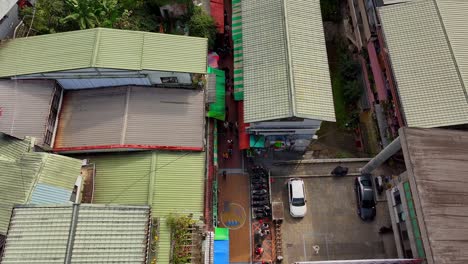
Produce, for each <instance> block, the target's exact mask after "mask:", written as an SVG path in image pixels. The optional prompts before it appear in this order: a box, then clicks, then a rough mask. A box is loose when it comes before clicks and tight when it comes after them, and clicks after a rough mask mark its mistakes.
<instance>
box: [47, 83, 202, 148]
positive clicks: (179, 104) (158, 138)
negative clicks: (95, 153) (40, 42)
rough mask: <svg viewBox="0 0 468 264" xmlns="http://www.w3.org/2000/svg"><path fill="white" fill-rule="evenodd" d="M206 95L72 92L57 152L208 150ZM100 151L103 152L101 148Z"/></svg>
mask: <svg viewBox="0 0 468 264" xmlns="http://www.w3.org/2000/svg"><path fill="white" fill-rule="evenodd" d="M204 111H205V109H204V92H203V91H202V90H182V89H166V88H145V87H117V88H106V89H92V90H80V91H70V92H67V94H66V95H65V99H64V103H63V107H62V114H61V116H60V121H59V126H58V127H59V129H58V131H57V136H56V144H55V146H54V148H55V149H56V150H57V151H60V150H61V149H70V148H76V147H87V150H89V149H98V148H101V147H99V146H109V147H102V148H111V146H122V148H131V146H134V148H138V147H139V146H148V148H150V147H151V146H154V147H155V148H156V147H165V146H171V147H181V148H199V149H200V150H201V149H202V148H203V137H204ZM96 146H98V147H96Z"/></svg>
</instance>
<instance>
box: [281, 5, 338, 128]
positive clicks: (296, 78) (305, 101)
mask: <svg viewBox="0 0 468 264" xmlns="http://www.w3.org/2000/svg"><path fill="white" fill-rule="evenodd" d="M285 10H286V19H287V22H286V24H287V31H288V38H289V39H288V41H289V42H288V43H289V46H290V54H289V56H290V59H291V65H290V70H291V73H290V74H292V76H293V82H294V85H293V87H292V89H293V91H294V93H293V95H292V96H293V100H295V107H296V116H298V117H302V118H309V119H317V120H325V121H332V122H334V121H335V108H334V106H333V94H332V88H331V81H330V71H329V69H328V59H327V50H326V46H325V35H324V32H323V23H322V13H321V12H320V1H319V0H307V1H304V0H285Z"/></svg>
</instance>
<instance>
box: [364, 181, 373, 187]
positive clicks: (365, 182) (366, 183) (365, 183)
mask: <svg viewBox="0 0 468 264" xmlns="http://www.w3.org/2000/svg"><path fill="white" fill-rule="evenodd" d="M361 183H362V185H363V186H366V187H370V186H372V182H371V181H370V180H367V179H365V180H361Z"/></svg>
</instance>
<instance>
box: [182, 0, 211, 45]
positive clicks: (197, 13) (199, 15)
mask: <svg viewBox="0 0 468 264" xmlns="http://www.w3.org/2000/svg"><path fill="white" fill-rule="evenodd" d="M188 27H189V34H190V36H194V37H202V38H208V46H209V48H213V47H214V44H215V39H216V23H215V21H214V19H213V18H212V17H211V16H209V15H208V14H206V13H205V11H204V10H203V9H202V8H201V7H199V6H195V7H194V8H193V14H192V16H191V17H190V20H189V21H188Z"/></svg>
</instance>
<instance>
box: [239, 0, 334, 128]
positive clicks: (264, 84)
mask: <svg viewBox="0 0 468 264" xmlns="http://www.w3.org/2000/svg"><path fill="white" fill-rule="evenodd" d="M242 45H243V47H242V51H243V52H242V56H243V72H242V73H243V77H242V79H241V80H242V81H243V87H244V94H245V95H244V96H245V98H244V100H245V102H244V107H245V108H244V112H245V121H246V122H247V123H251V122H259V121H268V120H275V119H281V118H288V117H300V118H308V119H316V120H325V121H335V111H334V107H333V96H332V88H331V81H330V73H329V69H328V60H327V53H326V46H325V37H324V33H323V24H322V17H321V12H320V2H319V0H309V1H302V0H301V1H299V0H284V1H281V0H242Z"/></svg>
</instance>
